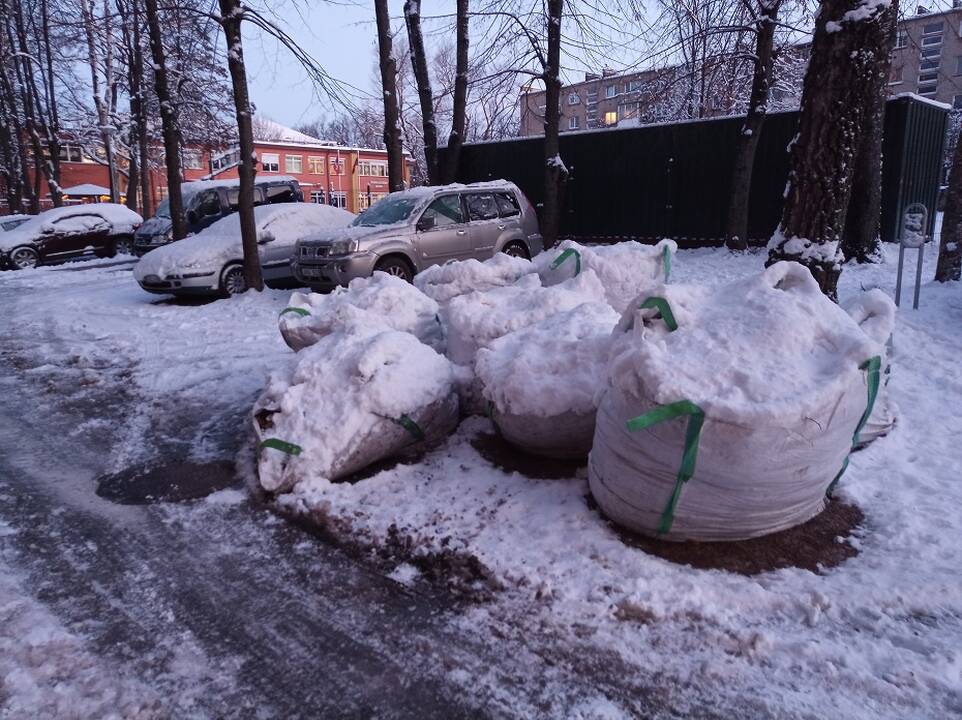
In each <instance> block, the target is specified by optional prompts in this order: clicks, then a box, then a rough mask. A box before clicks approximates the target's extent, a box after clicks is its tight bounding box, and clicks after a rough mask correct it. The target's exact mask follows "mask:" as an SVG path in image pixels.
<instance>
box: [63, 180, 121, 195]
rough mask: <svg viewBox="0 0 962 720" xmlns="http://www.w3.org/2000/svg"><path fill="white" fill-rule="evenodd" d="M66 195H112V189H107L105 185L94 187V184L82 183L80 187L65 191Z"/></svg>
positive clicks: (69, 188)
mask: <svg viewBox="0 0 962 720" xmlns="http://www.w3.org/2000/svg"><path fill="white" fill-rule="evenodd" d="M63 194H64V195H76V196H79V197H90V196H93V195H110V189H109V188H105V187H104V186H103V185H94V184H93V183H81V184H80V185H74V186H72V187H68V188H64V189H63Z"/></svg>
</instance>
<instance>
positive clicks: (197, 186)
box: [180, 175, 297, 197]
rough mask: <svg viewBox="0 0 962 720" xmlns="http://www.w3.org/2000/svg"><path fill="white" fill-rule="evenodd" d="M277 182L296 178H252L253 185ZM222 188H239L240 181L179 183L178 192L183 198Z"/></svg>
mask: <svg viewBox="0 0 962 720" xmlns="http://www.w3.org/2000/svg"><path fill="white" fill-rule="evenodd" d="M278 182H292V183H296V182H297V178H295V177H291V176H290V175H265V176H262V177H258V178H254V185H267V184H269V183H278ZM222 187H240V179H239V178H233V179H231V180H190V181H188V182H185V183H181V185H180V192H181V194H182V195H184V196H185V197H186V196H188V195H193V194H195V193H199V192H200V191H201V190H211V189H214V188H222Z"/></svg>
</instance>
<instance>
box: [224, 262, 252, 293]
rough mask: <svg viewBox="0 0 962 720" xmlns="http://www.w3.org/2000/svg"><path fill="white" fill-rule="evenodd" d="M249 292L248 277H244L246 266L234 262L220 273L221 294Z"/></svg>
mask: <svg viewBox="0 0 962 720" xmlns="http://www.w3.org/2000/svg"><path fill="white" fill-rule="evenodd" d="M244 292H247V279H246V278H245V277H244V266H243V265H241V264H239V263H232V264H230V265H228V266H227V267H225V268H224V270H223V272H221V274H220V294H221V295H223V296H224V297H232V296H234V295H240V294H242V293H244Z"/></svg>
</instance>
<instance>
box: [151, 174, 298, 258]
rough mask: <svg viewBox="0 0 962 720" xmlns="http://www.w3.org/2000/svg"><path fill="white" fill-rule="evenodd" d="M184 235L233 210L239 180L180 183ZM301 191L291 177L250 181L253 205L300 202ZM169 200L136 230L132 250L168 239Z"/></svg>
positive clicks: (154, 246) (171, 222)
mask: <svg viewBox="0 0 962 720" xmlns="http://www.w3.org/2000/svg"><path fill="white" fill-rule="evenodd" d="M180 187H181V195H182V197H183V201H184V215H185V219H186V220H187V232H188V234H196V233H199V232H200V231H201V230H203V229H204V228H206V227H209V226H211V225H213V224H214V223H215V222H217V221H218V220H220V219H221V218H223V217H226V216H228V215H230V214H231V213H234V212H237V198H238V195H239V194H240V180H196V181H194V182H185V183H183V184H182V185H181V186H180ZM303 201H304V193H303V192H301V186H300V184H299V183H298V182H297V180H296V179H295V178H292V177H288V176H286V175H275V176H268V177H263V178H257V179H255V180H254V205H273V204H275V203H291V202H303ZM172 231H173V221H172V220H171V219H170V201H169V200H164V201H163V202H162V203H161V204H160V205H159V206H158V208H157V212H156V213H154V216H153V217H152V218H150V219H149V220H147V221H146V222H145V223H144V224H143V225H142V226H141V227H140V229H139V230H138V231H137V235H136V238H135V240H134V252H136V254H137V255H143V254H144V253H146V252H150V251H151V250H153V249H154V248H156V247H159V246H161V245H166V244H167V243H169V242H170V241H171V240H172Z"/></svg>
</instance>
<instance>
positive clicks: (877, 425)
mask: <svg viewBox="0 0 962 720" xmlns="http://www.w3.org/2000/svg"><path fill="white" fill-rule="evenodd" d="M844 307H845V311H846V312H847V313H848V314H849V315H851V317H852V319H853V320H854V321H855V322H857V323H858V325H859V327H861V328H862V330H864V331H865V334H866V335H868V336H869V337H870V338H872V339H873V340H874V341H875V342H877V343H878V344H879V345H883V346H886V347H887V344H888V342H889V340H890V339H891V337H892V330H893V329H894V328H895V303H894V302H892V298H890V297H889V296H888V295H886V294H885V293H884V292H882V291H881V290H878V289H873V290H868V291H866V292H864V293H862V294H861V295H856V296H855V297H853V298H852V299H851V300H850V301H849V302H848V303H846V304H845V306H844ZM890 374H891V366H890V365H889V361H888V355H887V353H886V354H884V355H883V356H882V366H881V384H880V386H879V389H878V397H876V398H875V404H874V405H873V406H872V414H871V416H870V417H869V418H868V420H867V421H866V423H865V425H864V426H863V427H862V430H861V431H860V432H859V436H858V443H857V444H858V446H859V447H864V446H865V445H868V444H869V443H871V442H873V441H874V440H877V439H878V438H880V437H883V436H884V435H888V433H889V432H890V431H891V430H892V428H893V427H895V422H896V416H897V414H898V413H897V409H896V407H895V403H894V402H893V401H892V398H891V396H890V394H889V389H888V383H889V378H890Z"/></svg>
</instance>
